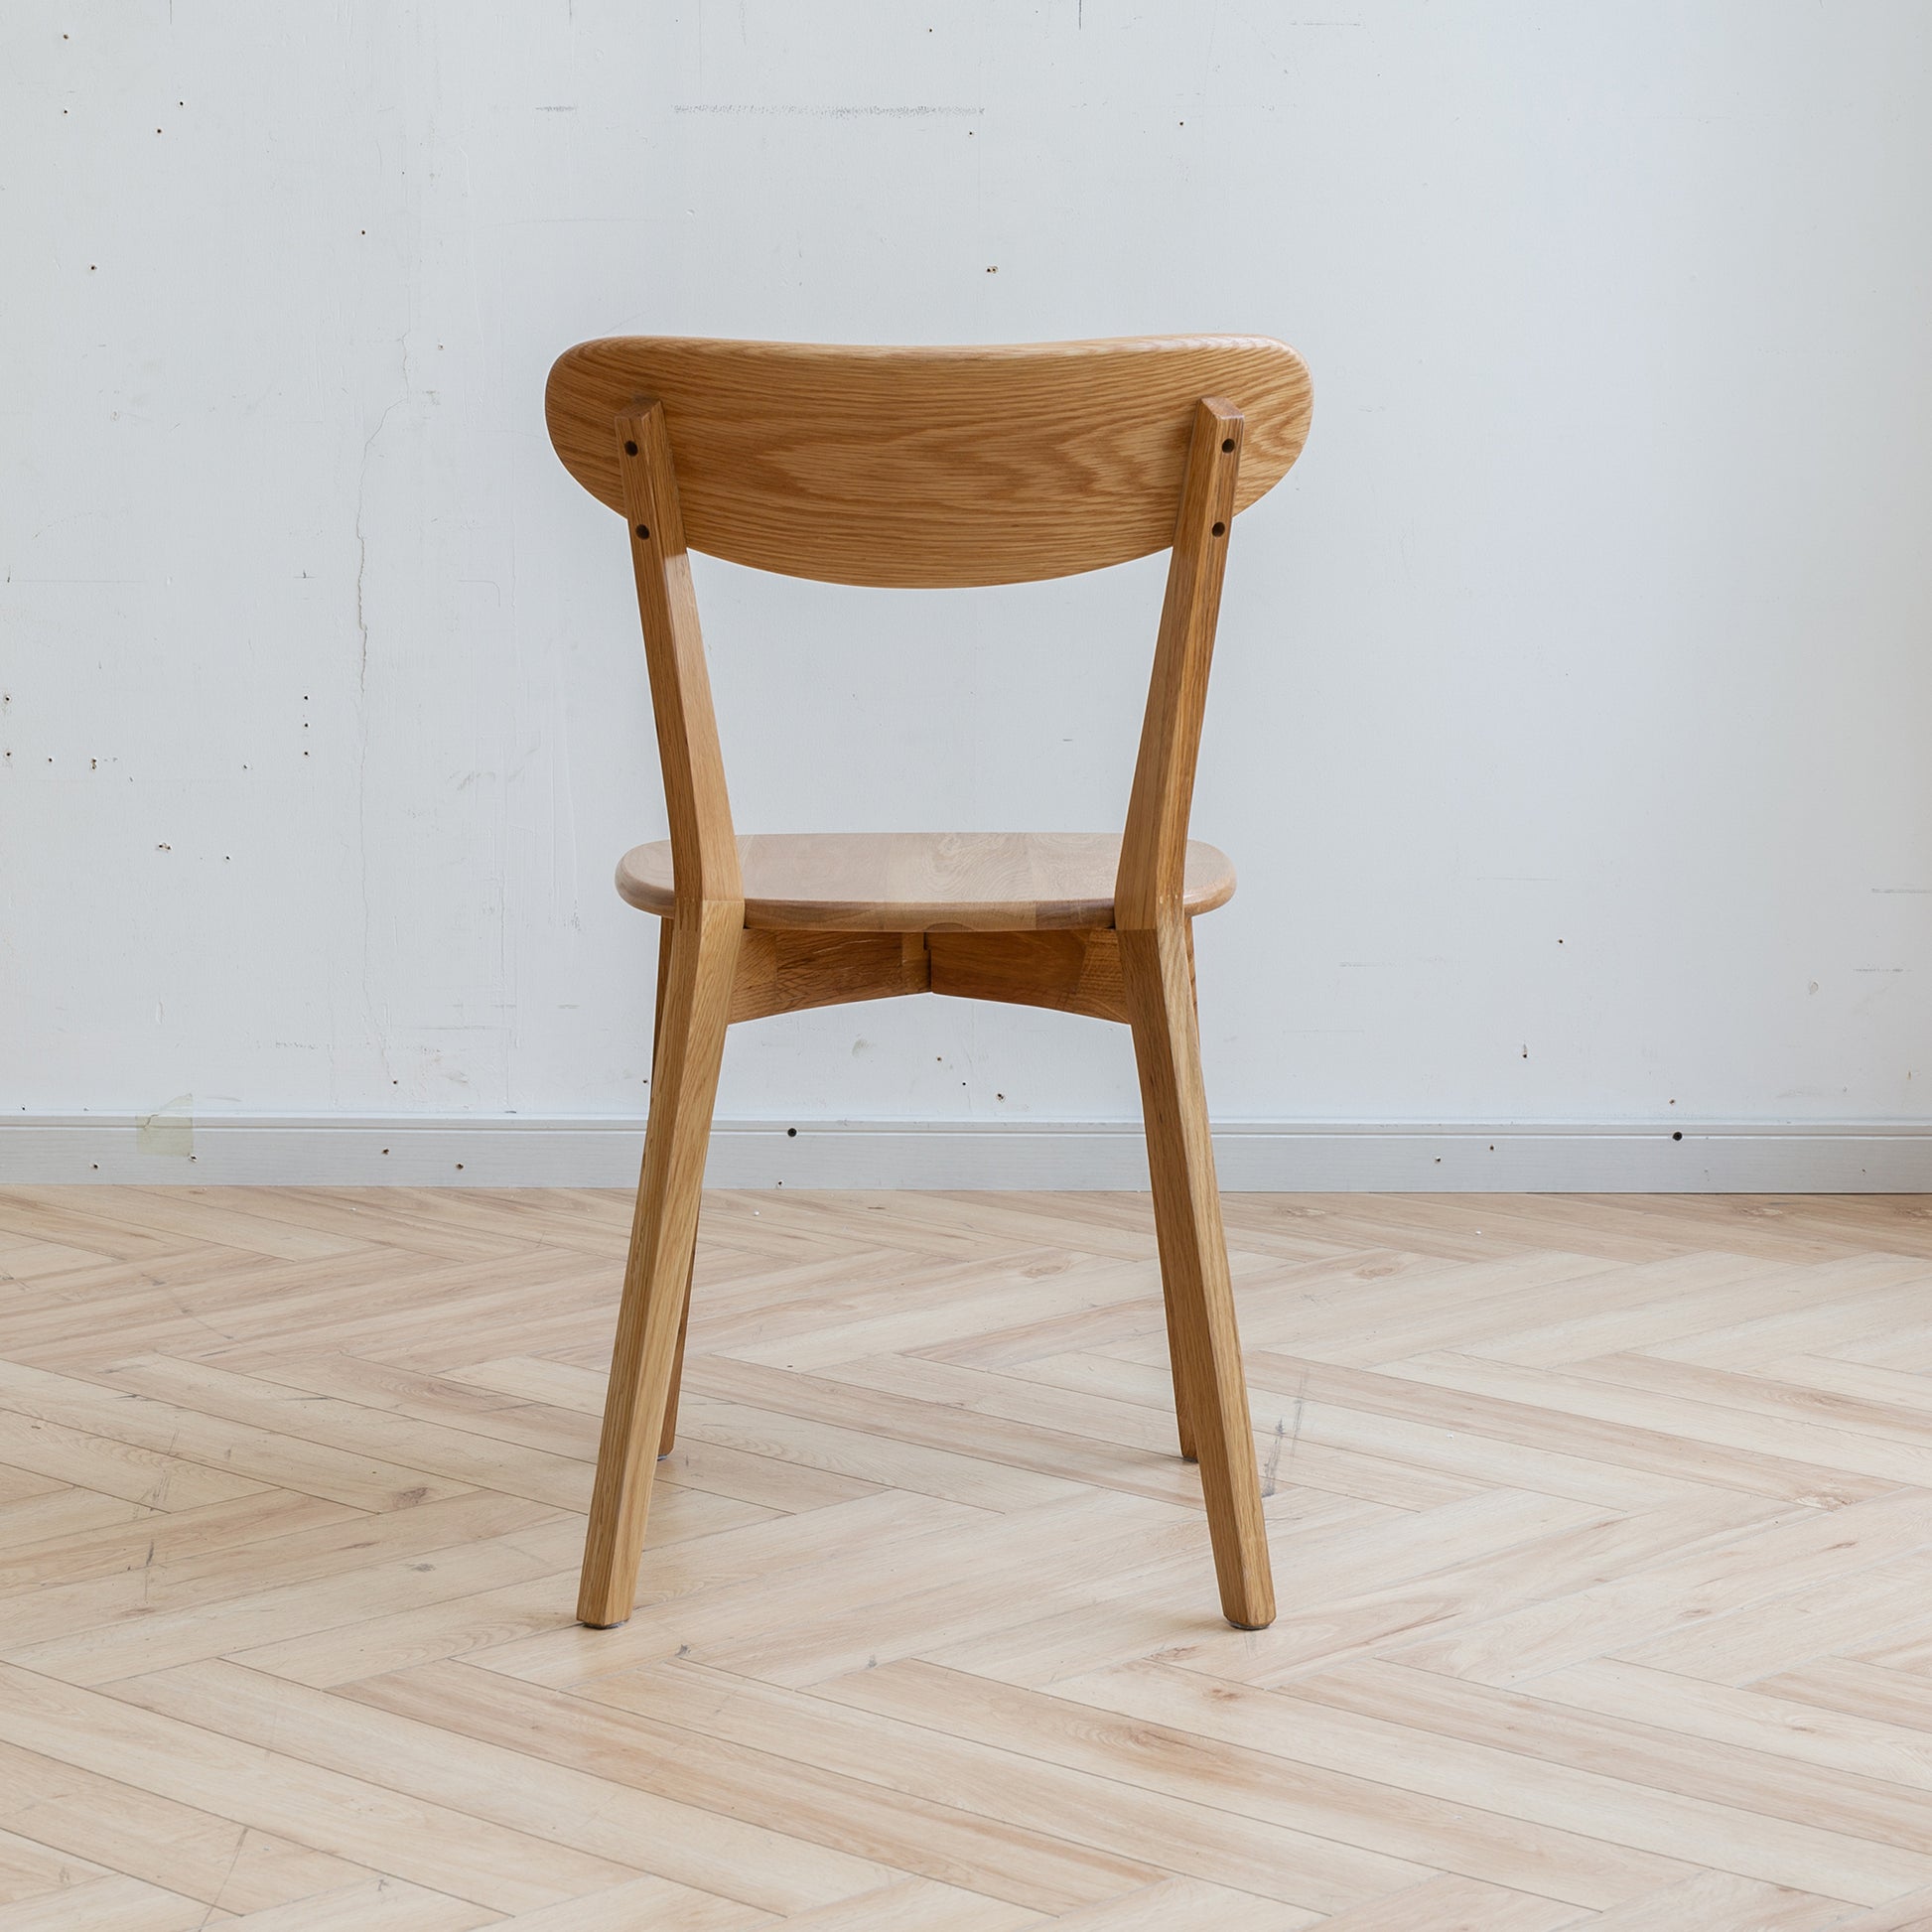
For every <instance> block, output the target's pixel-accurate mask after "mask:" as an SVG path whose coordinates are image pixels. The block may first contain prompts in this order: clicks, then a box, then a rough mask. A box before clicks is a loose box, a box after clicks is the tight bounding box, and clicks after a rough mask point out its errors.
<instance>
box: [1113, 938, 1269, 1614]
mask: <svg viewBox="0 0 1932 1932" xmlns="http://www.w3.org/2000/svg"><path fill="white" fill-rule="evenodd" d="M1120 954H1121V969H1122V977H1123V979H1124V981H1125V984H1126V990H1127V1002H1128V1007H1129V1009H1130V1011H1131V1012H1132V1015H1133V1024H1134V1057H1135V1060H1136V1062H1137V1063H1138V1065H1139V1068H1140V1075H1141V1106H1142V1111H1143V1114H1144V1116H1145V1118H1146V1123H1147V1152H1148V1169H1149V1173H1150V1174H1151V1176H1152V1179H1153V1182H1154V1215H1155V1221H1156V1224H1157V1226H1158V1228H1159V1230H1160V1237H1161V1265H1162V1273H1163V1277H1164V1286H1165V1289H1166V1293H1167V1301H1168V1321H1169V1337H1170V1341H1171V1343H1172V1344H1173V1350H1174V1369H1175V1373H1174V1386H1175V1396H1176V1401H1177V1403H1178V1405H1179V1408H1180V1413H1181V1416H1182V1425H1181V1426H1182V1429H1183V1431H1185V1430H1186V1428H1187V1427H1188V1425H1189V1424H1191V1425H1192V1434H1193V1447H1194V1452H1195V1455H1196V1458H1197V1459H1198V1461H1199V1463H1200V1474H1201V1492H1202V1495H1203V1496H1204V1498H1205V1500H1206V1503H1207V1523H1208V1529H1209V1531H1210V1533H1211V1535H1212V1537H1213V1542H1214V1570H1215V1575H1216V1576H1217V1578H1218V1579H1219V1582H1220V1587H1221V1608H1222V1611H1223V1612H1224V1614H1225V1615H1226V1617H1227V1619H1228V1621H1229V1622H1230V1623H1232V1624H1235V1625H1237V1626H1238V1627H1240V1628H1243V1629H1249V1630H1258V1629H1261V1628H1263V1627H1265V1626H1266V1625H1268V1624H1270V1623H1272V1622H1273V1621H1274V1620H1275V1583H1274V1577H1273V1575H1272V1573H1271V1571H1270V1569H1269V1562H1268V1532H1267V1525H1266V1522H1265V1520H1264V1518H1263V1516H1262V1510H1261V1482H1260V1477H1259V1474H1258V1472H1257V1470H1256V1467H1255V1440H1254V1431H1253V1428H1252V1426H1251V1424H1250V1422H1249V1419H1248V1387H1247V1382H1246V1380H1245V1378H1244V1376H1243V1373H1242V1368H1241V1344H1240V1339H1239V1337H1238V1336H1237V1334H1236V1332H1235V1324H1234V1290H1233V1285H1232V1283H1231V1282H1230V1280H1229V1278H1228V1259H1227V1243H1226V1239H1225V1237H1224V1235H1223V1233H1222V1229H1221V1196H1220V1192H1219V1189H1218V1188H1217V1186H1216V1184H1215V1180H1214V1150H1213V1146H1212V1143H1211V1142H1210V1140H1209V1138H1208V1129H1207V1101H1206V1096H1205V1094H1204V1092H1203V1090H1202V1087H1201V1076H1200V1043H1199V1037H1198V1034H1197V1031H1196V1028H1195V1023H1194V1001H1193V988H1192V975H1191V972H1190V970H1189V961H1188V946H1187V931H1186V921H1185V919H1184V917H1181V916H1179V915H1176V916H1175V917H1173V919H1172V920H1165V919H1164V920H1163V921H1162V923H1161V924H1159V925H1158V926H1155V927H1153V928H1149V929H1143V930H1132V931H1123V932H1122V933H1121V935H1120ZM1183 1441H1184V1436H1183Z"/></svg>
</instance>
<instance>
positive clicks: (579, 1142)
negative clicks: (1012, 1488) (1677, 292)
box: [0, 1113, 1932, 1194]
mask: <svg viewBox="0 0 1932 1932" xmlns="http://www.w3.org/2000/svg"><path fill="white" fill-rule="evenodd" d="M642 1146H643V1123H642V1122H641V1121H638V1120H570V1119H558V1118H544V1119H532V1118H524V1117H517V1116H514V1115H509V1116H500V1117H496V1118H490V1119H475V1118H423V1117H418V1118H414V1119H390V1120H379V1119H375V1120H370V1119H363V1120H352V1119H336V1118H329V1117H307V1118H296V1117H283V1118H265V1119H242V1118H239V1117H235V1116H221V1117H214V1118H209V1117H206V1116H205V1117H203V1118H200V1119H195V1118H192V1117H190V1116H189V1115H187V1114H186V1113H182V1114H176V1113H169V1114H166V1115H157V1116H152V1117H149V1118H147V1119H135V1118H133V1117H131V1116H121V1117H110V1116H105V1115H77V1116H66V1117H58V1118H57V1117H52V1116H40V1117H34V1116H29V1115H16V1116H14V1117H12V1118H6V1119H0V1184H4V1183H6V1182H13V1183H16V1184H23V1185H25V1184H49V1183H57V1182H64V1181H122V1182H128V1181H133V1182H140V1183H145V1184H153V1183H156V1182H166V1181H180V1182H193V1183H196V1184H199V1185H203V1186H214V1185H280V1186H305V1185H306V1186H376V1185H382V1184H385V1183H387V1184H393V1185H398V1186H410V1187H426V1186H455V1187H564V1186H569V1187H628V1186H630V1185H632V1184H633V1183H634V1181H635V1179H636V1174H637V1161H638V1155H639V1153H640V1151H641V1149H642ZM1214 1147H1215V1154H1216V1157H1217V1160H1218V1162H1219V1167H1220V1175H1221V1184H1222V1186H1224V1187H1226V1188H1228V1189H1229V1190H1231V1191H1237V1190H1239V1191H1255V1192H1285V1193H1326V1192H1346V1191H1350V1190H1355V1189H1365V1190H1379V1191H1384V1192H1390V1193H1438V1192H1440V1193H1461V1192H1478V1193H1888V1194H1889V1193H1924V1192H1932V1122H1927V1123H1923V1124H1920V1123H1900V1122H1847V1123H1826V1124H1820V1123H1816V1122H1791V1123H1768V1124H1749V1125H1746V1124H1739V1123H1710V1122H1707V1123H1703V1124H1699V1125H1678V1124H1662V1123H1649V1122H1633V1123H1622V1122H1618V1123H1606V1124H1600V1125H1562V1124H1559V1125H1524V1124H1515V1125H1501V1126H1485V1125H1483V1124H1481V1123H1462V1124H1448V1125H1434V1126H1432V1125H1408V1124H1401V1123H1366V1124H1360V1123H1349V1124H1322V1123H1310V1124H1300V1123H1289V1122H1282V1121H1255V1122H1230V1123H1227V1124H1226V1125H1224V1126H1222V1127H1220V1128H1218V1129H1217V1130H1216V1132H1215V1137H1214ZM705 1177H706V1180H707V1181H708V1182H709V1184H710V1185H712V1186H714V1187H866V1188H870V1187H949V1188H978V1187H998V1188H1029V1187H1117V1188H1139V1187H1145V1186H1146V1185H1147V1157H1146V1152H1145V1150H1144V1148H1143V1146H1142V1142H1141V1133H1140V1129H1139V1128H1138V1127H1136V1126H1133V1125H1130V1124H1122V1123H1116V1122H1108V1121H1035V1122H1012V1123H1008V1122H987V1123H953V1122H937V1121H836V1122H800V1123H798V1124H797V1125H795V1126H793V1125H788V1124H787V1123H784V1122H781V1121H721V1122H719V1123H718V1125H717V1127H716V1129H715V1130H714V1131H713V1134H712V1137H711V1158H710V1162H709V1165H708V1166H707V1168H706V1173H705Z"/></svg>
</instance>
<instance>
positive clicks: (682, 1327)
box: [650, 919, 702, 1461]
mask: <svg viewBox="0 0 1932 1932" xmlns="http://www.w3.org/2000/svg"><path fill="white" fill-rule="evenodd" d="M661 925H662V930H661V931H660V932H659V933H658V935H657V1003H656V1005H655V1007H654V1008H653V1009H652V1013H651V1023H650V1027H651V1032H650V1064H651V1077H652V1078H653V1079H655V1078H656V1070H657V1054H658V1049H659V1048H660V1046H661V1045H662V1044H663V1039H664V987H665V984H666V982H667V981H668V980H669V979H670V976H671V921H670V920H669V919H665V920H663V921H661ZM700 1218H702V1209H701V1210H700ZM697 1266H698V1244H697V1238H696V1236H695V1235H694V1236H693V1237H692V1242H691V1266H690V1267H689V1268H687V1269H686V1270H685V1271H684V1312H683V1313H682V1314H681V1315H679V1317H678V1323H677V1353H676V1354H674V1355H673V1356H672V1357H671V1386H670V1389H669V1391H668V1392H667V1393H666V1395H665V1397H664V1429H663V1433H662V1434H661V1435H660V1436H659V1437H658V1439H657V1454H658V1459H659V1460H660V1461H661V1460H662V1459H663V1458H664V1457H665V1456H667V1455H669V1454H670V1452H671V1451H672V1449H676V1448H677V1398H678V1392H679V1390H680V1389H682V1388H683V1386H684V1337H685V1336H686V1334H687V1333H689V1331H690V1327H691V1278H692V1275H693V1274H694V1273H695V1272H696V1270H697Z"/></svg>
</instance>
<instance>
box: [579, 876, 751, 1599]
mask: <svg viewBox="0 0 1932 1932" xmlns="http://www.w3.org/2000/svg"><path fill="white" fill-rule="evenodd" d="M743 924H744V907H743V906H742V905H739V904H738V903H736V902H730V903H726V904H718V905H714V904H705V905H703V906H702V907H700V908H699V910H698V911H697V913H696V914H695V915H693V916H691V917H688V918H683V919H679V920H678V921H676V922H675V924H674V925H673V926H672V927H671V929H670V931H669V932H668V934H667V935H666V936H667V937H668V938H669V940H670V965H669V968H668V970H667V972H666V974H665V981H664V1004H663V1017H662V1023H661V1025H660V1027H659V1029H658V1035H659V1037H658V1056H657V1061H656V1064H655V1065H654V1066H653V1068H652V1070H651V1100H650V1124H649V1126H648V1128H647V1129H646V1131H645V1135H644V1166H643V1173H642V1175H641V1177H640V1178H639V1180H638V1183H637V1208H636V1214H635V1217H634V1218H633V1220H632V1222H631V1232H630V1257H629V1260H628V1262H627V1263H626V1264H625V1268H624V1279H623V1304H622V1307H621V1310H620V1311H619V1314H618V1334H617V1345H616V1348H615V1350H614V1351H613V1353H612V1357H611V1385H610V1391H609V1393H608V1394H607V1396H606V1398H605V1404H604V1436H603V1441H602V1442H601V1443H600V1445H599V1447H598V1453H597V1485H596V1488H595V1489H594V1491H593V1492H592V1496H591V1518H590V1529H589V1534H588V1536H587V1538H586V1540H585V1545H584V1574H583V1583H582V1587H581V1589H580V1591H579V1594H578V1599H577V1615H578V1618H579V1620H580V1621H581V1622H584V1623H588V1624H591V1625H592V1626H594V1627H595V1628H598V1629H606V1628H608V1627H610V1626H611V1625H612V1624H616V1623H622V1622H623V1621H624V1620H625V1619H626V1618H627V1617H628V1616H629V1614H630V1607H631V1604H632V1603H633V1602H634V1601H635V1600H636V1592H637V1561H638V1558H639V1557H640V1556H641V1555H642V1553H643V1547H644V1523H645V1518H646V1516H647V1515H648V1514H649V1510H650V1486H651V1476H652V1473H653V1456H654V1451H655V1450H656V1448H657V1445H658V1443H659V1442H660V1441H661V1440H662V1437H663V1431H664V1412H665V1407H666V1403H667V1400H668V1397H669V1395H670V1384H671V1362H672V1357H673V1355H674V1354H675V1353H676V1348H677V1334H678V1326H679V1323H680V1321H681V1320H682V1318H683V1311H684V1301H685V1289H686V1287H687V1285H688V1283H689V1280H690V1270H691V1254H692V1249H693V1245H694V1243H695V1241H696V1238H697V1231H698V1195H699V1192H700V1190H701V1189H702V1187H703V1185H704V1159H705V1145H706V1141H707V1139H708V1138H709V1135H710V1131H711V1109H712V1103H713V1101H714V1099H715V1098H716V1096H717V1091H718V1066H719V1061H720V1060H721V1058H722V1057H723V1053H724V1044H725V1026H726V1021H727V1018H728V1016H729V1013H730V1010H731V988H732V971H733V968H734V966H735V965H736V963H737V959H738V942H739V934H740V931H741V930H742V928H743Z"/></svg>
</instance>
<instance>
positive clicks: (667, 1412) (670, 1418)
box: [657, 1239, 698, 1461]
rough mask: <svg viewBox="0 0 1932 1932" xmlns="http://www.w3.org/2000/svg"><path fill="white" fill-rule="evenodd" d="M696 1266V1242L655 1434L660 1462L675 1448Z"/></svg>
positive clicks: (686, 1275) (693, 1245) (685, 1281)
mask: <svg viewBox="0 0 1932 1932" xmlns="http://www.w3.org/2000/svg"><path fill="white" fill-rule="evenodd" d="M697 1265H698V1251H697V1242H696V1241H695V1239H694V1240H693V1242H692V1244H691V1259H690V1260H689V1261H688V1262H687V1263H686V1264H685V1268H684V1312H683V1313H682V1314H681V1315H679V1316H678V1323H677V1348H676V1350H675V1351H674V1352H673V1354H672V1356H671V1382H670V1387H669V1388H667V1389H666V1390H665V1392H664V1427H663V1428H662V1429H661V1430H659V1431H658V1433H657V1454H658V1459H659V1460H660V1461H661V1460H662V1459H663V1458H664V1457H665V1456H667V1455H669V1454H670V1452H671V1451H672V1450H673V1449H676V1448H677V1398H678V1392H679V1391H680V1390H681V1389H682V1388H683V1386H684V1337H685V1336H686V1335H687V1334H688V1333H689V1332H690V1328H691V1276H692V1273H693V1271H694V1270H695V1269H696V1268H697Z"/></svg>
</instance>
